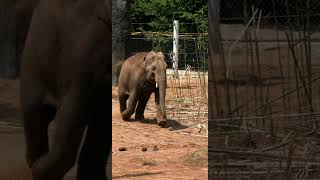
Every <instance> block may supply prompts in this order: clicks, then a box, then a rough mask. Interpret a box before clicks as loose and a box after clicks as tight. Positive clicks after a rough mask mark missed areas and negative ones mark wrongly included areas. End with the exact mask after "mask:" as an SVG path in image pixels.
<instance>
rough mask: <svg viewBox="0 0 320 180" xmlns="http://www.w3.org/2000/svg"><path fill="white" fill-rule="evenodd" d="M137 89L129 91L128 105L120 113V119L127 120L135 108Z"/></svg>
mask: <svg viewBox="0 0 320 180" xmlns="http://www.w3.org/2000/svg"><path fill="white" fill-rule="evenodd" d="M138 95H139V93H138V91H137V90H136V89H135V90H133V91H132V92H131V93H130V96H129V99H128V107H127V109H125V110H124V111H123V112H121V114H122V119H123V120H125V121H127V120H129V119H130V117H131V116H132V114H133V113H134V111H135V110H136V106H137V102H138Z"/></svg>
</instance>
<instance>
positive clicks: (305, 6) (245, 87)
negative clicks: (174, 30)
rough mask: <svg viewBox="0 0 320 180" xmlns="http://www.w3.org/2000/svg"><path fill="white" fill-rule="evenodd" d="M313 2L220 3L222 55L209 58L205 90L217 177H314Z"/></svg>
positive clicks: (318, 92) (318, 108)
mask: <svg viewBox="0 0 320 180" xmlns="http://www.w3.org/2000/svg"><path fill="white" fill-rule="evenodd" d="M319 7H320V2H319V1H316V0H290V1H289V0H277V1H276V0H270V1H265V0H255V1H253V0H241V1H232V0H225V1H221V9H220V23H221V24H220V30H221V39H222V41H221V42H220V43H221V45H222V49H223V50H222V52H223V58H222V60H221V61H218V60H216V61H214V62H213V63H214V68H215V69H214V72H213V73H212V74H210V75H213V76H214V83H215V88H214V89H210V90H209V93H210V95H212V96H214V97H215V98H214V99H215V101H214V106H215V111H214V116H215V119H212V120H210V123H209V124H210V133H211V132H212V134H211V135H210V136H213V137H215V138H209V140H210V139H211V140H212V141H213V142H212V143H213V144H215V145H216V147H218V144H220V145H221V147H222V148H221V149H218V148H212V151H213V152H214V153H213V154H212V157H211V160H212V161H213V162H215V163H212V164H211V165H213V167H211V168H212V171H211V173H213V174H215V175H216V176H215V177H218V179H219V178H222V179H223V178H225V177H229V178H232V177H237V178H239V177H242V178H244V179H245V178H247V179H265V177H266V178H267V179H268V178H274V179H319V178H320V175H319V174H320V163H319V161H318V160H319V158H320V157H319V155H317V153H318V152H319V149H320V146H319V144H320V141H319V135H318V132H319V129H318V126H319V114H320V101H319V100H320V83H319V82H320V81H319V79H320V74H319V72H320V63H319V58H320V51H319V45H320V44H319V38H320V33H319V30H320V29H319V28H320V16H319V15H320V14H319V13H320V10H319V9H320V8H319ZM209 23H210V22H209ZM209 159H210V157H209ZM221 162H223V163H221ZM244 162H246V163H244Z"/></svg>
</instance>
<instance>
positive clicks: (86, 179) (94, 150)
mask: <svg viewBox="0 0 320 180" xmlns="http://www.w3.org/2000/svg"><path fill="white" fill-rule="evenodd" d="M97 120H98V121H101V120H103V121H104V122H105V123H100V122H98V123H97V122H92V123H90V124H89V125H88V130H87V134H86V139H85V141H84V144H83V146H82V150H81V153H80V157H79V160H78V170H77V173H78V174H77V180H91V179H95V180H106V179H107V178H106V165H107V160H108V156H109V154H110V153H111V140H109V138H107V137H108V133H110V131H107V130H106V129H105V127H108V125H107V122H108V121H106V120H105V119H104V118H99V119H97ZM108 168H111V167H110V166H109V167H108Z"/></svg>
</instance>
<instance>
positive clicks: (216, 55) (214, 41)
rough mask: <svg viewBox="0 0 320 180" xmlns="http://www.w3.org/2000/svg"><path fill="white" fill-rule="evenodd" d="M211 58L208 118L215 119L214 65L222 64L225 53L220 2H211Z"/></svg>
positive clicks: (209, 9) (216, 0)
mask: <svg viewBox="0 0 320 180" xmlns="http://www.w3.org/2000/svg"><path fill="white" fill-rule="evenodd" d="M208 16H209V58H208V61H209V62H208V64H209V67H208V81H209V82H208V94H209V97H208V118H209V121H210V120H212V119H214V100H215V99H214V89H215V87H214V86H215V84H214V74H213V73H214V65H215V64H217V62H220V60H221V58H222V56H223V52H222V48H221V43H220V41H221V39H220V38H221V34H220V20H219V19H220V0H211V1H209V7H208ZM209 123H210V122H209Z"/></svg>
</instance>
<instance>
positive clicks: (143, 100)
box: [135, 92, 152, 120]
mask: <svg viewBox="0 0 320 180" xmlns="http://www.w3.org/2000/svg"><path fill="white" fill-rule="evenodd" d="M151 93H152V92H150V93H149V92H146V93H142V95H141V96H140V97H139V102H138V106H137V108H136V114H135V118H136V119H141V120H143V119H144V110H145V109H146V106H147V103H148V101H149V99H150V95H151Z"/></svg>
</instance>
